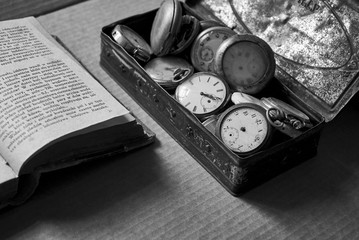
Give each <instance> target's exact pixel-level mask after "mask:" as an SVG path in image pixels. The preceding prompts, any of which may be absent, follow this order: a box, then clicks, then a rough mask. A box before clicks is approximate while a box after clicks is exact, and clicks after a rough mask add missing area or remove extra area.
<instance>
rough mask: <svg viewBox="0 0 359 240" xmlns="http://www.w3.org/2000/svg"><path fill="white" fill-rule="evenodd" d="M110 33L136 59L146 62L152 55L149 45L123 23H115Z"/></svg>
mask: <svg viewBox="0 0 359 240" xmlns="http://www.w3.org/2000/svg"><path fill="white" fill-rule="evenodd" d="M111 35H112V37H113V39H114V40H115V41H116V42H117V43H118V44H119V45H120V46H122V47H123V48H124V49H125V50H126V51H127V52H128V53H129V54H130V55H132V56H133V57H134V58H135V59H136V60H140V61H142V62H147V61H148V60H149V59H150V57H151V55H152V49H151V47H150V45H149V44H148V43H147V42H146V41H145V40H144V39H143V38H142V37H141V36H140V35H139V34H138V33H136V32H135V31H134V30H132V29H131V28H129V27H127V26H125V25H116V27H115V28H114V29H113V30H112V33H111Z"/></svg>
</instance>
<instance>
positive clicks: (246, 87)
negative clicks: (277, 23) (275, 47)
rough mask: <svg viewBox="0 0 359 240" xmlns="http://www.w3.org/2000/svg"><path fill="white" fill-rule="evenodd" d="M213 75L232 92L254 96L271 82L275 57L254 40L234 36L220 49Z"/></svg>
mask: <svg viewBox="0 0 359 240" xmlns="http://www.w3.org/2000/svg"><path fill="white" fill-rule="evenodd" d="M215 71H216V73H218V74H219V75H220V76H222V77H223V78H224V79H225V80H226V81H227V82H228V84H229V86H230V87H231V88H232V89H233V90H236V91H241V92H245V93H249V94H255V93H258V92H259V91H261V90H262V89H263V88H264V86H265V85H266V84H267V83H268V82H269V81H270V80H271V79H272V78H273V75H274V71H275V61H274V53H273V51H272V50H271V49H270V47H269V46H268V45H267V44H266V43H265V42H264V41H263V40H262V39H260V38H258V37H256V36H253V35H236V36H233V37H231V38H229V39H227V40H226V41H225V42H223V44H221V46H220V47H219V49H218V51H217V55H216V57H215Z"/></svg>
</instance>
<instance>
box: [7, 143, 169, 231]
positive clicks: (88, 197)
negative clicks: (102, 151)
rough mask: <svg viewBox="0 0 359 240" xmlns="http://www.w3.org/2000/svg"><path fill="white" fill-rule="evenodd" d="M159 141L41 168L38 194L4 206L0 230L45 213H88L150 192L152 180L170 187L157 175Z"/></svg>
mask: <svg viewBox="0 0 359 240" xmlns="http://www.w3.org/2000/svg"><path fill="white" fill-rule="evenodd" d="M159 145H160V143H159V142H158V141H156V142H155V143H154V144H152V145H151V146H149V147H145V148H142V149H139V150H136V151H133V152H129V153H125V154H122V155H121V156H118V157H116V158H117V159H116V158H112V159H106V160H100V161H92V162H87V163H84V164H80V165H78V166H74V167H71V168H67V169H62V170H58V171H55V172H50V173H46V174H43V175H42V176H41V178H40V184H39V186H38V188H37V189H36V191H35V194H34V195H33V196H32V197H31V198H30V199H29V200H28V201H27V202H25V203H24V204H23V205H21V206H18V207H8V208H5V209H3V210H1V211H0V224H1V226H2V227H1V228H0V236H1V237H2V238H3V237H7V236H12V235H15V234H16V233H18V232H21V231H22V230H23V229H27V228H30V227H31V226H32V225H33V224H34V223H36V222H41V221H42V220H46V219H60V220H72V219H81V218H86V216H91V215H95V214H96V213H98V212H101V211H104V210H105V209H107V208H111V207H112V206H113V205H115V204H118V203H120V202H121V201H123V200H124V199H126V198H131V195H136V194H140V193H139V192H141V194H142V195H141V197H142V198H144V199H146V198H150V197H151V195H153V193H152V192H151V190H149V191H146V190H144V189H146V188H147V187H149V186H150V185H152V184H156V186H158V187H160V188H167V186H166V183H165V182H164V181H162V180H161V179H160V178H159V176H160V175H161V172H162V169H161V163H160V161H159V159H158V156H157V155H156V152H155V151H154V150H155V149H156V148H157V147H159ZM162 175H163V174H162ZM149 189H153V188H151V187H150V188H149ZM145 194H148V196H143V195H145ZM133 211H135V209H133ZM1 229H2V230H1ZM5 229H6V231H4V232H3V230H5Z"/></svg>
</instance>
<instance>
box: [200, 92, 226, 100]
mask: <svg viewBox="0 0 359 240" xmlns="http://www.w3.org/2000/svg"><path fill="white" fill-rule="evenodd" d="M199 94H200V95H201V96H205V97H208V98H210V99H212V100H214V101H218V100H221V99H222V98H220V97H216V96H214V95H213V94H208V93H204V92H200V93H199Z"/></svg>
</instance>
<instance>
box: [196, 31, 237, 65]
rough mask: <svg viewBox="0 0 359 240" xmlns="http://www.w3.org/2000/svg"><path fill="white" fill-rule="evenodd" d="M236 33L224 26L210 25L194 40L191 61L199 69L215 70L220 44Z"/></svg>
mask: <svg viewBox="0 0 359 240" xmlns="http://www.w3.org/2000/svg"><path fill="white" fill-rule="evenodd" d="M234 34H236V33H235V32H234V31H233V30H232V29H230V28H228V27H224V26H215V27H210V28H207V29H205V30H204V31H202V32H201V33H200V34H199V35H198V36H197V38H196V39H195V40H194V41H193V43H192V47H191V53H190V54H191V62H192V64H193V66H194V68H195V69H196V70H197V71H203V72H214V68H213V60H214V57H215V54H216V52H217V49H218V47H219V45H220V44H221V43H222V42H223V41H224V40H226V39H227V38H229V37H230V36H232V35H234Z"/></svg>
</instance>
